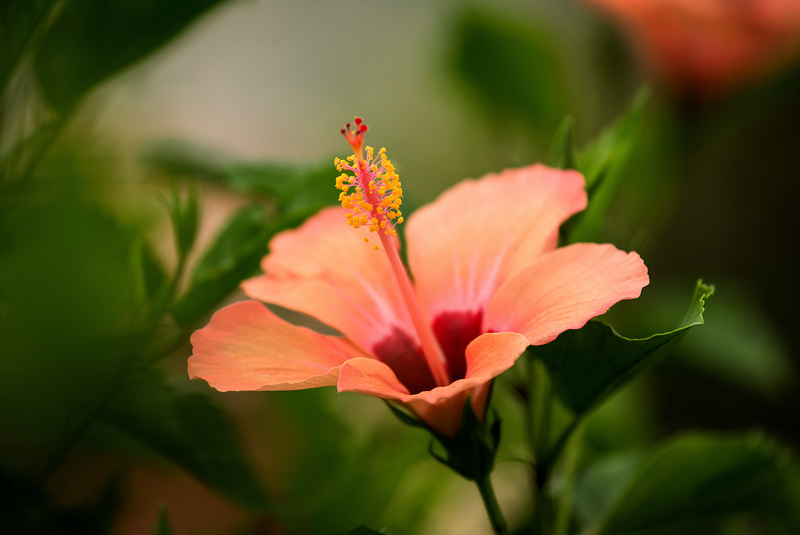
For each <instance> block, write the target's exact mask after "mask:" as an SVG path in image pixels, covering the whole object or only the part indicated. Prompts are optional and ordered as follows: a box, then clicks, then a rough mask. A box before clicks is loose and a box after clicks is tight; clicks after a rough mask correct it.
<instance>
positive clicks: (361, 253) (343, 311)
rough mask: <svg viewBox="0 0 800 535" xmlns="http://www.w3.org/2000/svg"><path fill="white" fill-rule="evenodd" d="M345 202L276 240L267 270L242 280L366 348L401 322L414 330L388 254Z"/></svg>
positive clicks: (256, 294)
mask: <svg viewBox="0 0 800 535" xmlns="http://www.w3.org/2000/svg"><path fill="white" fill-rule="evenodd" d="M345 213H346V211H345V210H344V209H343V208H341V207H330V208H326V209H323V210H321V211H320V212H318V213H317V214H315V215H313V216H311V217H310V218H308V219H307V220H306V221H305V222H304V223H303V224H302V225H301V226H300V227H299V228H296V229H292V230H287V231H283V232H281V233H280V234H278V235H276V236H275V237H274V238H273V239H272V241H270V244H269V247H270V253H269V254H268V255H267V256H265V257H264V258H263V260H262V262H261V267H262V269H263V271H264V274H263V275H259V276H256V277H253V278H251V279H248V280H246V281H244V282H243V283H242V289H243V290H244V292H245V293H246V294H247V295H248V297H250V298H253V299H259V300H261V301H264V302H266V303H272V304H276V305H280V306H282V307H285V308H288V309H290V310H295V311H297V312H302V313H304V314H307V315H309V316H312V317H313V318H316V319H318V320H319V321H321V322H323V323H325V324H326V325H329V326H330V327H333V328H334V329H336V330H338V331H339V332H341V333H342V334H344V335H345V336H346V337H347V338H348V339H349V340H351V341H353V342H354V343H355V344H357V345H358V346H359V347H361V348H362V349H363V350H364V351H367V352H371V351H372V348H373V347H374V346H375V345H376V344H377V343H379V342H381V341H382V340H383V339H385V338H386V337H387V336H389V335H390V334H391V333H392V330H393V328H398V329H400V330H402V331H403V332H404V333H406V334H408V335H409V336H412V337H413V336H414V335H415V334H414V329H413V326H412V324H411V319H410V318H409V316H408V313H407V312H406V308H405V305H404V304H403V300H402V296H401V294H400V291H399V290H398V288H397V285H396V283H395V281H394V277H393V275H392V271H391V267H390V265H389V262H388V261H387V259H386V257H385V255H384V254H383V253H381V252H379V251H375V250H374V249H373V248H372V247H371V246H370V245H369V244H367V243H364V238H368V237H369V239H371V240H375V239H376V238H375V237H374V236H372V237H370V234H369V232H368V231H367V230H366V228H360V229H353V228H352V227H350V226H349V225H348V224H347V222H346V219H345Z"/></svg>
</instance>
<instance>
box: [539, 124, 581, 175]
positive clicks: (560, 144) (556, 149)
mask: <svg viewBox="0 0 800 535" xmlns="http://www.w3.org/2000/svg"><path fill="white" fill-rule="evenodd" d="M574 127H575V118H574V117H572V116H571V115H567V116H566V117H564V119H563V120H562V121H561V124H560V125H559V126H558V130H556V134H555V135H554V136H553V141H551V142H550V149H549V150H548V151H547V158H546V159H545V163H546V164H547V165H549V166H550V167H555V168H557V169H577V168H578V164H577V156H576V154H575V141H574V139H573V130H574Z"/></svg>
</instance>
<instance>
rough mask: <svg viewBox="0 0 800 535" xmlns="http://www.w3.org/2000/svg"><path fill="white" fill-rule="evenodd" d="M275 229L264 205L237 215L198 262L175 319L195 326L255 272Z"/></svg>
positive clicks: (177, 305)
mask: <svg viewBox="0 0 800 535" xmlns="http://www.w3.org/2000/svg"><path fill="white" fill-rule="evenodd" d="M275 229H276V222H270V220H269V218H268V216H267V212H266V210H265V209H264V208H263V207H262V206H260V205H256V204H253V205H249V206H245V207H243V208H241V209H240V210H239V211H238V212H236V213H235V214H233V215H232V216H231V218H230V219H229V220H228V222H227V224H226V226H225V227H224V228H223V229H222V231H220V233H219V234H218V235H217V238H216V239H215V240H214V243H212V245H211V246H210V247H209V249H208V250H207V251H206V253H205V255H204V256H203V257H202V258H201V259H200V262H199V263H198V264H197V267H196V268H195V270H194V273H193V275H192V279H191V284H190V286H189V290H188V291H187V292H186V293H185V294H184V295H183V296H181V297H180V298H179V299H178V301H177V302H176V303H175V305H174V306H173V307H172V315H173V317H174V318H175V320H176V321H177V322H178V323H179V324H180V325H181V326H183V327H189V326H191V325H192V324H193V323H194V322H195V321H197V320H198V319H200V318H201V317H202V316H203V315H204V314H206V313H207V312H208V311H210V310H211V309H212V308H213V307H214V305H216V304H217V303H218V302H220V301H221V300H222V299H223V298H225V297H226V296H227V295H229V294H230V293H231V292H233V290H235V289H236V288H237V287H238V286H239V283H240V282H241V281H242V280H244V279H245V278H247V277H249V276H250V275H252V274H253V273H255V272H256V270H257V269H258V263H259V260H260V259H261V257H263V256H264V255H265V254H266V252H267V241H268V240H269V238H270V236H271V235H272V234H273V232H274V231H275Z"/></svg>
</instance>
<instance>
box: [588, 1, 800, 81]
mask: <svg viewBox="0 0 800 535" xmlns="http://www.w3.org/2000/svg"><path fill="white" fill-rule="evenodd" d="M589 1H590V2H592V3H594V4H596V5H598V6H600V7H602V8H603V9H605V10H607V11H608V12H610V13H611V14H612V15H613V16H615V17H616V18H618V19H619V21H620V22H621V23H622V24H623V26H624V27H625V29H626V30H627V32H628V33H629V35H630V36H631V38H632V39H633V41H634V42H635V45H636V46H637V51H638V52H639V54H640V55H641V56H642V59H643V61H644V62H645V64H646V65H648V67H649V68H651V69H652V70H653V71H654V72H655V74H656V75H657V76H660V77H661V78H662V79H663V80H664V81H665V82H666V83H668V84H669V85H671V86H673V88H675V89H677V90H682V91H686V92H688V93H694V94H696V95H698V96H712V95H714V94H718V93H720V92H722V91H724V90H725V89H728V88H730V87H733V86H735V85H737V84H741V83H742V82H745V81H747V80H749V79H753V78H756V77H759V76H762V75H764V74H766V73H768V72H769V71H771V70H774V69H775V68H776V67H778V66H779V65H781V64H783V63H785V62H786V61H787V60H788V59H790V58H791V56H792V55H793V54H794V53H796V52H797V51H798V50H800V1H798V0H589Z"/></svg>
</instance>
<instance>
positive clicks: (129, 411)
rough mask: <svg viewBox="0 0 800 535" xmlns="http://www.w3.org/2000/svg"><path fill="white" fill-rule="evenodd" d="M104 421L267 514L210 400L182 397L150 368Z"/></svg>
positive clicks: (127, 385)
mask: <svg viewBox="0 0 800 535" xmlns="http://www.w3.org/2000/svg"><path fill="white" fill-rule="evenodd" d="M102 418H103V420H104V421H105V422H106V423H108V424H109V425H112V426H114V427H116V428H117V429H120V430H122V431H124V432H125V433H127V434H129V435H130V436H132V437H133V438H135V439H137V440H139V441H140V442H142V443H143V444H145V445H146V446H148V447H150V448H151V449H153V450H154V451H156V452H158V453H160V454H161V455H163V456H164V457H166V458H167V459H169V460H170V461H172V462H174V463H175V464H177V465H179V466H181V467H183V468H184V469H186V470H188V471H189V472H191V473H192V474H194V475H195V476H196V477H197V478H198V479H200V480H201V481H203V482H204V483H205V484H207V485H208V486H209V487H211V488H213V489H215V490H216V491H217V492H219V493H221V494H223V495H224V496H226V497H228V498H229V499H231V500H233V501H235V502H237V503H239V504H240V505H242V506H245V507H249V508H253V509H261V510H265V509H266V508H268V504H267V501H266V498H265V495H264V492H263V490H262V488H261V485H260V483H259V482H258V480H257V479H256V477H255V476H254V475H253V470H252V468H251V467H250V465H249V464H248V462H247V460H246V459H245V456H244V453H243V452H242V450H241V446H240V445H239V444H240V442H239V437H238V434H237V433H236V429H235V428H234V424H233V422H232V421H231V419H230V417H229V416H228V415H227V413H225V412H224V411H222V410H220V409H219V408H217V407H216V406H215V405H214V404H213V403H212V402H211V399H210V398H209V396H208V395H207V394H201V393H198V392H192V393H181V392H179V391H177V390H176V389H175V388H174V387H172V386H170V385H169V384H168V383H167V382H166V380H165V378H164V377H163V376H162V375H161V374H160V373H158V372H157V371H156V370H155V369H153V368H148V369H145V370H142V371H140V372H137V373H134V374H132V375H131V376H129V377H128V378H127V379H126V380H125V381H124V382H123V383H122V385H121V386H120V388H119V389H118V390H117V392H116V393H115V396H114V397H113V398H112V400H111V403H110V404H109V406H108V407H107V408H106V410H105V412H104V414H103V416H102Z"/></svg>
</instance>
